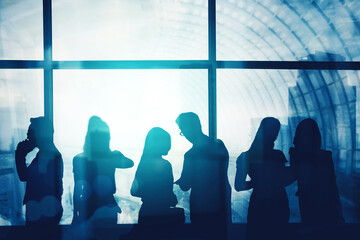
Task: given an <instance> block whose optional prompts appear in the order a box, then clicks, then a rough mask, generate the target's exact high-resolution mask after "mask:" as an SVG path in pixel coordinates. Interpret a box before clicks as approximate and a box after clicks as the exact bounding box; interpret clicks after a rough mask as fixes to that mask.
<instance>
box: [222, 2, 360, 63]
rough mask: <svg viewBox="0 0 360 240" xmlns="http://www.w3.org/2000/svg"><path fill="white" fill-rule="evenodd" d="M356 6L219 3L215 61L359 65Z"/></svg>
mask: <svg viewBox="0 0 360 240" xmlns="http://www.w3.org/2000/svg"><path fill="white" fill-rule="evenodd" d="M357 3H358V2H357V1H356V0H347V1H339V0H329V1H322V0H290V1H282V0H272V1H270V0H259V1H252V0H242V1H234V0H218V1H217V6H216V7H217V13H216V17H217V50H218V51H217V57H218V59H220V60H289V61H293V60H306V59H308V60H314V61H319V60H320V61H321V60H324V61H327V60H330V61H334V60H346V61H353V60H356V61H358V60H359V59H360V44H359V43H360V28H359V25H358V23H357V22H358V19H359V11H360V5H359V4H357ZM315 53H317V54H316V55H314V54H315ZM328 53H334V54H335V55H328Z"/></svg>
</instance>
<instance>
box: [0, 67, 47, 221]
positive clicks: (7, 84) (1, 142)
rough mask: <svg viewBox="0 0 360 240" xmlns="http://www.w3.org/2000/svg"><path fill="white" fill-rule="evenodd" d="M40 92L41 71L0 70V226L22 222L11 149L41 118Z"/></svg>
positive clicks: (21, 195) (21, 187) (19, 189)
mask: <svg viewBox="0 0 360 240" xmlns="http://www.w3.org/2000/svg"><path fill="white" fill-rule="evenodd" d="M43 92H44V90H43V76H42V71H41V70H0V186H1V188H2V189H1V193H0V202H1V203H2V204H4V205H2V207H1V208H0V226H1V225H19V224H24V221H25V215H24V211H23V204H22V203H23V198H24V190H25V184H24V183H23V182H20V180H19V177H18V175H17V173H16V168H15V148H16V145H17V143H18V142H20V141H22V140H25V139H26V137H27V136H26V133H27V129H28V127H29V124H30V118H31V117H37V116H41V115H43V114H44V111H43V109H44V100H43V98H44V95H43Z"/></svg>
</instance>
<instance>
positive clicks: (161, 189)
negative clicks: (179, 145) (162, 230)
mask: <svg viewBox="0 0 360 240" xmlns="http://www.w3.org/2000/svg"><path fill="white" fill-rule="evenodd" d="M170 148H171V137H170V134H169V133H168V132H166V131H165V130H163V129H162V128H159V127H155V128H152V129H151V130H150V131H149V132H148V134H147V136H146V139H145V146H144V150H143V154H142V156H141V159H140V162H139V165H138V168H137V170H136V174H135V178H134V181H133V184H132V187H131V195H133V196H135V197H140V198H141V200H142V205H141V208H140V211H139V219H138V223H139V224H141V225H158V224H171V223H176V221H178V223H180V222H181V221H184V212H183V210H182V209H180V208H174V207H175V206H176V204H177V198H176V195H175V194H174V192H173V182H174V177H173V172H172V167H171V164H170V163H169V162H168V161H167V160H165V159H164V158H163V156H164V155H167V154H168V152H169V150H170ZM181 219H182V220H181Z"/></svg>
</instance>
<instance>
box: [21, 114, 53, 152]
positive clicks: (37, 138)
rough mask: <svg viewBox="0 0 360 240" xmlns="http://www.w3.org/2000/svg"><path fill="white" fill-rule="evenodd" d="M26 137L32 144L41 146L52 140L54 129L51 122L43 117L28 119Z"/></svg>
mask: <svg viewBox="0 0 360 240" xmlns="http://www.w3.org/2000/svg"><path fill="white" fill-rule="evenodd" d="M30 123H31V124H30V126H29V129H28V132H27V138H28V140H29V142H30V143H31V144H33V146H36V147H39V148H41V147H43V146H44V145H47V144H49V143H52V141H53V135H54V129H53V126H52V124H51V122H50V121H49V120H48V119H47V118H45V117H37V118H31V119H30Z"/></svg>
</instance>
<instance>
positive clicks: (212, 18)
mask: <svg viewBox="0 0 360 240" xmlns="http://www.w3.org/2000/svg"><path fill="white" fill-rule="evenodd" d="M208 35H209V36H208V37H209V62H210V65H209V69H208V92H209V93H208V98H209V100H208V101H209V103H208V104H209V136H210V137H211V138H213V139H216V135H217V131H216V130H217V128H216V2H215V0H209V1H208Z"/></svg>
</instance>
